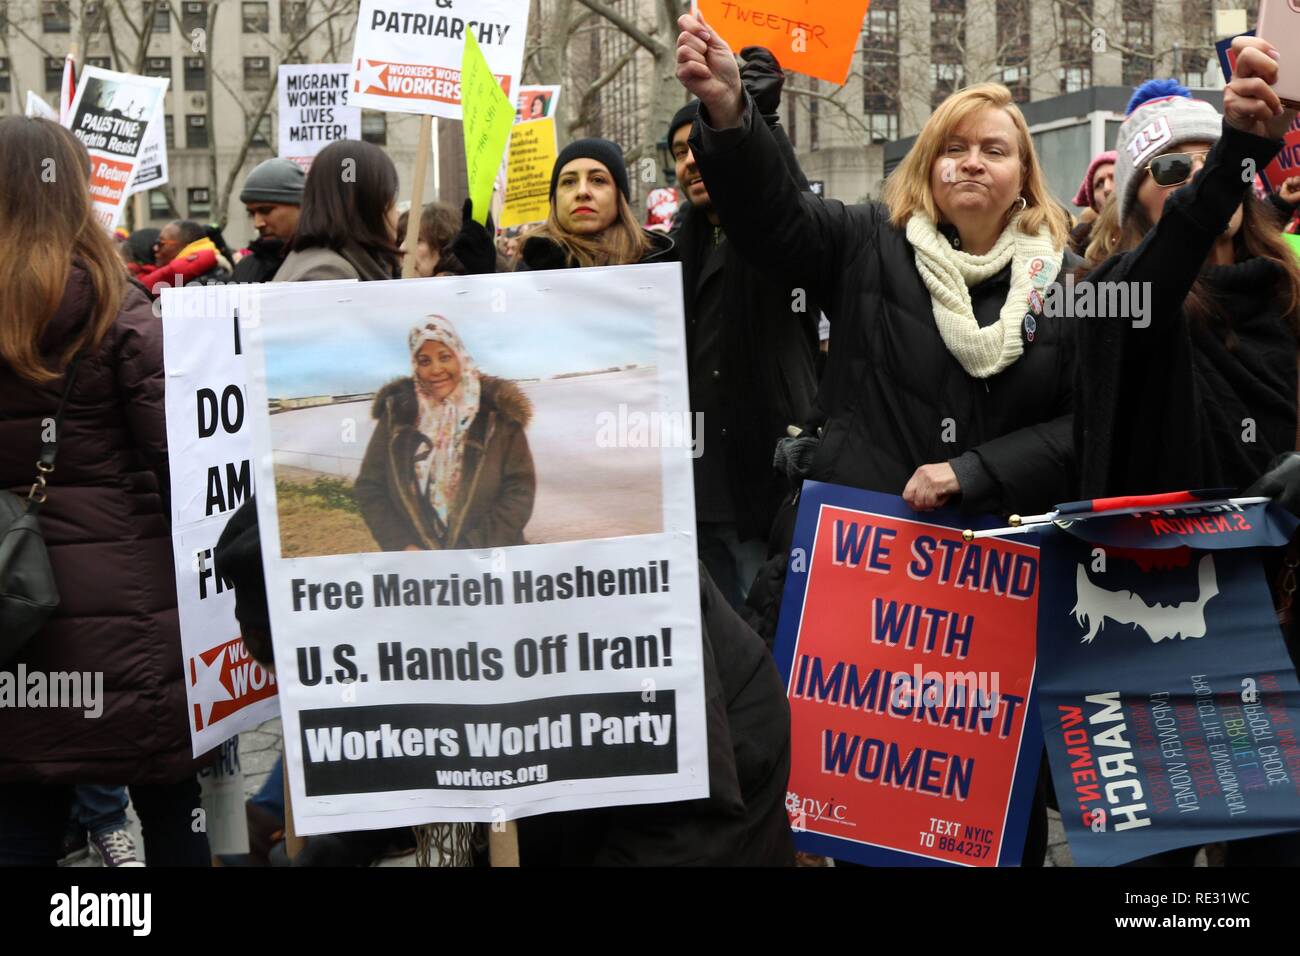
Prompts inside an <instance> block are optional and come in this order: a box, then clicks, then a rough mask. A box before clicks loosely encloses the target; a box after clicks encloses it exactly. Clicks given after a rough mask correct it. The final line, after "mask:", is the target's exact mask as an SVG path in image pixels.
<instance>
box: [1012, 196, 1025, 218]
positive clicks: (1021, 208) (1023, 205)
mask: <svg viewBox="0 0 1300 956" xmlns="http://www.w3.org/2000/svg"><path fill="white" fill-rule="evenodd" d="M1028 208H1029V200H1028V199H1026V198H1025V197H1024V196H1021V197H1020V208H1019V209H1018V210H1016V212H1024V211H1025V210H1026V209H1028ZM1013 215H1014V213H1013Z"/></svg>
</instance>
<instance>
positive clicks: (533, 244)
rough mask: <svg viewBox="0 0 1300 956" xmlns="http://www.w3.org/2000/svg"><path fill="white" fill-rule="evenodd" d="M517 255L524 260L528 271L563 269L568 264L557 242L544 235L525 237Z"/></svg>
mask: <svg viewBox="0 0 1300 956" xmlns="http://www.w3.org/2000/svg"><path fill="white" fill-rule="evenodd" d="M519 257H520V258H521V259H523V260H524V265H526V266H527V267H528V271H529V272H545V271H546V270H547V269H563V268H565V267H566V266H568V264H569V263H568V260H567V258H566V256H565V254H564V249H563V248H561V247H560V245H559V243H556V242H552V241H551V240H550V239H547V238H546V237H545V236H529V237H528V238H527V239H525V240H524V245H523V248H522V249H520V250H519Z"/></svg>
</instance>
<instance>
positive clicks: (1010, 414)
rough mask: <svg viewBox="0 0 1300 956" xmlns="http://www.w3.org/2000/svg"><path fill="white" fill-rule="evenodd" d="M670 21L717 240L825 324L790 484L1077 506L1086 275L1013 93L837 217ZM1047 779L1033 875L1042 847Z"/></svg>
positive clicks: (984, 105) (989, 505) (754, 603)
mask: <svg viewBox="0 0 1300 956" xmlns="http://www.w3.org/2000/svg"><path fill="white" fill-rule="evenodd" d="M678 24H679V25H680V27H681V29H682V31H683V32H682V34H681V36H680V37H679V38H678V45H677V77H678V79H679V80H681V82H682V84H683V85H684V86H685V87H686V88H687V89H688V90H689V91H690V92H691V93H693V94H694V95H695V96H696V97H698V98H699V100H700V103H701V107H700V117H699V119H698V121H697V123H696V128H695V130H694V131H693V134H692V136H691V140H690V148H691V152H692V154H693V155H694V156H695V161H696V164H697V165H698V167H699V169H700V172H701V174H702V175H703V178H704V183H705V186H706V187H707V189H708V193H709V197H710V198H711V199H712V201H713V208H714V211H715V212H716V213H717V215H718V218H719V220H720V221H721V223H722V227H723V229H725V230H726V233H727V240H728V241H729V242H733V243H735V245H736V247H737V248H738V249H739V250H740V253H741V254H742V255H743V256H745V258H746V259H748V261H749V262H750V263H751V264H752V265H754V266H755V267H757V268H759V269H761V270H764V271H765V272H766V273H768V274H769V275H772V276H774V277H780V278H781V279H782V280H783V281H785V282H788V283H790V284H791V285H794V286H796V287H799V288H804V289H806V290H807V293H808V298H809V299H812V300H815V301H818V302H821V303H823V306H824V308H825V310H826V313H827V315H829V316H830V319H831V345H830V353H829V360H828V364H827V369H826V374H825V375H824V376H823V379H822V384H821V389H820V392H819V395H818V405H819V407H820V408H821V409H822V410H823V412H824V413H825V415H826V421H825V424H824V426H823V427H822V428H821V430H820V436H819V438H818V437H814V436H812V435H810V436H809V437H802V438H799V439H795V440H794V442H795V444H796V445H797V446H798V447H796V448H789V449H787V451H788V453H789V455H788V457H789V458H790V459H792V460H796V461H797V463H796V464H787V470H789V471H790V472H791V473H792V474H797V475H803V476H810V477H813V478H816V479H818V480H821V481H829V482H835V483H837V484H842V485H850V486H853V487H857V488H866V489H870V490H873V491H882V492H886V493H889V494H901V495H902V496H903V498H904V500H905V501H907V503H908V504H909V505H911V506H912V507H913V508H916V509H919V510H925V509H930V508H935V507H938V506H941V505H947V504H954V505H959V506H960V507H961V508H963V509H964V510H967V511H977V512H998V513H1002V514H1007V513H1010V512H1021V513H1024V512H1026V510H1028V511H1031V512H1032V511H1046V510H1048V508H1049V507H1050V506H1051V505H1052V504H1054V503H1056V502H1059V501H1068V500H1070V499H1071V498H1072V497H1074V495H1073V484H1074V479H1073V473H1074V447H1073V436H1072V427H1073V421H1072V416H1071V407H1072V406H1071V381H1072V379H1073V364H1074V362H1073V348H1072V342H1073V329H1072V328H1070V325H1069V322H1068V321H1067V320H1065V319H1060V318H1049V317H1047V316H1046V315H1045V314H1044V312H1045V311H1046V310H1045V309H1044V299H1045V298H1046V297H1047V293H1048V289H1049V286H1051V284H1052V282H1053V280H1054V279H1055V278H1056V276H1057V274H1058V273H1060V272H1061V271H1062V269H1063V268H1066V269H1072V268H1074V267H1075V266H1076V265H1078V264H1079V261H1080V260H1079V259H1078V257H1077V256H1075V255H1073V254H1072V253H1068V252H1067V251H1066V250H1065V243H1066V235H1067V234H1066V230H1067V223H1066V219H1065V214H1064V213H1063V212H1062V211H1061V210H1060V208H1059V207H1058V206H1057V205H1056V203H1055V202H1054V200H1053V199H1052V198H1051V195H1050V194H1049V192H1048V190H1047V186H1046V183H1045V182H1044V179H1043V175H1042V171H1041V170H1040V168H1039V165H1038V159H1037V157H1036V155H1035V153H1034V147H1033V141H1032V140H1031V138H1030V136H1029V129H1028V127H1027V126H1026V125H1025V119H1024V117H1023V116H1022V115H1021V113H1020V110H1019V109H1017V108H1016V105H1015V103H1014V102H1013V101H1012V99H1011V94H1010V92H1009V91H1008V90H1007V88H1006V87H1004V86H999V85H997V84H991V83H990V84H983V85H980V86H975V87H971V88H969V89H965V90H961V91H959V92H957V93H955V94H953V95H952V96H950V97H948V99H946V100H945V101H944V102H943V103H942V104H940V106H939V108H938V109H937V110H935V112H934V113H933V114H932V115H931V116H930V119H929V120H928V121H927V123H926V125H925V127H924V128H923V129H922V130H921V133H920V135H919V136H918V137H917V139H916V143H915V144H914V145H913V146H912V149H911V151H910V152H909V153H908V154H907V156H906V157H905V158H904V160H903V162H902V163H901V164H900V165H899V167H898V169H897V170H895V172H894V173H893V175H892V176H891V177H890V179H889V180H888V182H887V183H886V186H885V197H884V199H885V201H884V202H883V203H870V204H866V205H860V206H845V205H844V204H843V203H840V202H835V201H827V200H822V199H820V198H818V197H816V196H813V195H811V194H809V193H800V192H799V190H798V187H797V186H796V185H795V184H794V181H793V180H792V179H791V178H790V176H789V174H788V173H787V172H786V169H785V165H784V162H783V160H782V158H781V153H780V150H779V148H778V147H777V144H776V141H775V140H774V139H773V138H772V134H771V132H770V131H769V130H768V128H767V124H766V123H764V122H762V120H761V117H758V116H757V115H756V112H757V111H756V110H755V108H754V105H753V102H752V99H751V98H750V97H749V95H748V94H747V93H746V92H745V91H744V89H743V88H742V86H741V82H740V74H739V71H738V69H737V67H736V60H735V57H734V56H733V55H732V53H731V50H730V49H729V48H728V46H727V44H726V43H725V42H724V41H723V40H722V39H721V38H719V37H718V36H717V35H716V34H714V32H713V31H712V30H711V29H709V28H708V26H707V24H705V23H704V22H703V21H702V20H700V19H697V18H695V17H690V16H684V17H682V18H681V19H680V20H679V21H678ZM1052 311H1055V310H1052ZM797 318H799V316H797V315H792V316H791V321H795V320H796V319H797ZM819 439H820V440H819ZM770 550H771V551H772V552H773V553H775V554H777V557H776V558H774V559H773V560H772V561H771V562H769V564H768V565H767V566H766V567H765V568H764V569H763V571H761V572H760V575H759V578H758V581H757V582H756V584H755V586H754V588H753V589H751V591H750V595H749V598H748V604H749V606H750V608H751V609H753V611H754V614H752V615H750V617H749V620H751V621H754V622H755V623H756V624H757V626H759V627H760V628H762V629H763V630H764V631H771V630H774V619H775V616H776V615H777V613H779V608H780V593H781V588H782V575H783V573H784V554H786V553H788V551H789V548H788V547H786V546H784V545H783V544H777V543H774V544H773V545H771V546H770ZM1043 767H1045V764H1044V765H1043ZM1039 779H1040V786H1039V788H1038V792H1037V795H1036V799H1035V801H1034V806H1033V809H1032V812H1031V816H1030V824H1029V827H1028V834H1027V836H1026V838H1025V845H1024V852H1023V854H1022V860H1023V862H1024V865H1026V866H1039V865H1041V864H1042V862H1043V859H1044V856H1045V854H1046V850H1047V810H1046V774H1045V773H1044V772H1042V768H1040V773H1039Z"/></svg>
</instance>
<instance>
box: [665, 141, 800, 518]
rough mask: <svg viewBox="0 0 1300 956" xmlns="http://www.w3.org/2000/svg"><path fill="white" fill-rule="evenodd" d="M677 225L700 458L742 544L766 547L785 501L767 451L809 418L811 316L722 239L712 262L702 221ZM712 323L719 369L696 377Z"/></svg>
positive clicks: (693, 215)
mask: <svg viewBox="0 0 1300 956" xmlns="http://www.w3.org/2000/svg"><path fill="white" fill-rule="evenodd" d="M777 135H779V136H784V134H783V133H779V132H778V134H777ZM679 223H680V225H679V227H678V229H677V231H675V232H674V233H673V238H674V239H675V240H676V242H677V249H678V254H679V256H680V258H681V262H682V288H683V291H684V293H685V297H686V330H687V341H688V356H690V359H689V360H688V370H689V373H690V385H691V410H692V411H694V412H701V411H702V412H703V413H704V415H705V420H704V431H705V435H706V436H707V437H706V439H705V441H704V447H703V456H704V457H707V456H712V455H722V456H723V457H724V458H725V472H726V476H727V489H728V491H730V493H731V505H732V509H733V511H734V513H735V519H736V525H737V532H738V534H739V536H740V538H741V540H747V539H751V538H762V539H766V538H767V535H768V532H769V531H770V529H771V527H772V519H773V517H774V516H775V514H776V510H777V508H778V506H779V505H780V504H781V500H782V499H783V498H784V497H785V496H786V494H788V492H789V488H788V486H787V482H786V480H785V477H784V475H778V474H777V472H776V471H775V470H774V469H773V467H772V456H773V451H774V449H775V448H776V443H777V441H778V440H780V439H781V438H784V437H785V436H786V428H787V427H788V426H790V425H799V426H803V425H804V424H806V423H808V422H809V420H810V419H811V418H812V417H813V416H814V411H813V409H814V401H815V398H816V394H817V354H818V341H817V320H818V316H819V313H820V309H819V308H818V307H817V305H816V304H814V303H812V302H810V301H808V297H807V295H806V293H805V294H804V295H803V296H802V297H800V296H798V293H797V290H795V289H793V288H791V285H790V283H787V282H781V281H779V279H776V278H774V277H770V276H768V275H766V274H764V273H763V272H760V271H759V270H758V269H756V268H754V267H753V266H751V265H749V264H748V263H747V262H746V261H745V259H744V257H743V256H742V255H741V253H740V251H739V250H738V249H737V248H736V246H735V244H733V243H731V242H728V241H727V240H726V239H725V238H722V239H721V250H720V254H719V255H717V256H714V255H711V252H712V248H713V233H714V229H715V227H714V226H713V225H712V224H710V222H709V221H708V218H707V217H706V216H705V215H704V214H703V213H701V212H699V211H698V210H696V209H694V208H691V207H689V206H688V207H687V208H686V209H685V210H684V211H683V212H682V213H680V214H679ZM714 270H717V271H720V272H721V276H719V277H717V278H715V279H713V281H717V282H721V287H720V290H719V291H720V293H721V296H720V307H719V309H718V310H717V311H718V314H716V315H703V314H701V313H700V305H701V303H700V300H699V297H698V292H699V290H700V288H701V285H702V283H703V282H706V281H709V278H710V277H709V274H708V273H709V272H711V271H714ZM800 298H802V300H803V301H802V302H799V299H800ZM796 303H798V304H800V305H801V306H802V311H796V310H795V305H796ZM711 323H716V325H717V329H716V334H717V336H718V342H717V348H716V352H717V354H718V359H719V361H718V362H717V363H716V367H713V366H714V364H715V363H708V364H709V365H710V366H711V367H702V366H701V363H700V362H699V361H697V353H698V348H697V345H696V342H695V339H696V338H697V337H698V336H701V335H705V334H709V333H708V332H707V331H706V330H705V329H704V326H705V325H706V324H711ZM702 394H703V395H720V396H722V397H723V403H722V407H720V408H719V407H713V406H712V404H711V403H710V407H708V408H702V407H701V404H702V403H701V398H700V396H701V395H702ZM715 416H716V419H717V420H714V419H715ZM702 460H703V459H697V462H701V461H702ZM700 484H701V483H700V482H699V481H698V480H697V481H696V493H697V496H698V494H699V493H700V490H701V489H700Z"/></svg>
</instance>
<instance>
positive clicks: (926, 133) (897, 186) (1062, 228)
mask: <svg viewBox="0 0 1300 956" xmlns="http://www.w3.org/2000/svg"><path fill="white" fill-rule="evenodd" d="M990 107H992V108H994V109H1000V110H1005V111H1006V113H1007V115H1008V116H1010V117H1011V122H1012V123H1013V124H1014V125H1015V127H1016V141H1017V145H1018V151H1019V153H1020V165H1021V170H1022V174H1021V184H1020V195H1021V196H1023V197H1024V198H1025V202H1026V206H1025V211H1024V213H1023V214H1022V215H1021V216H1020V220H1019V223H1020V231H1021V232H1024V233H1026V234H1027V235H1037V234H1038V231H1039V230H1040V229H1042V228H1043V227H1044V226H1045V227H1047V230H1048V232H1049V233H1050V235H1051V237H1052V241H1053V242H1055V243H1056V244H1057V245H1058V246H1061V247H1064V245H1065V241H1066V238H1067V236H1068V233H1069V227H1068V225H1067V221H1066V218H1065V213H1064V212H1062V211H1061V209H1060V207H1059V206H1057V204H1056V200H1055V199H1053V198H1052V194H1051V191H1050V190H1049V189H1048V188H1047V183H1046V181H1045V180H1044V179H1043V171H1042V168H1041V167H1040V166H1039V165H1038V154H1037V153H1036V152H1034V140H1033V137H1032V136H1030V135H1029V126H1028V125H1027V124H1026V123H1025V117H1024V115H1023V114H1022V113H1021V112H1020V108H1019V107H1017V106H1016V104H1015V100H1013V99H1012V98H1011V91H1010V90H1009V89H1007V88H1006V87H1005V86H1003V85H1002V84H1001V83H980V84H978V85H976V86H968V87H966V88H965V89H962V90H958V91H957V92H956V93H953V94H952V95H951V96H949V97H948V98H947V99H946V100H944V101H943V102H942V103H940V104H939V108H938V109H937V110H935V111H934V113H932V114H931V116H930V119H929V120H928V121H926V124H925V126H924V127H923V128H922V129H921V132H920V135H918V136H917V137H916V142H915V143H913V144H912V148H911V149H910V150H908V152H907V155H906V156H905V157H903V161H902V162H901V163H899V164H898V168H897V169H895V170H894V171H893V173H891V174H890V176H889V179H887V180H886V181H885V197H884V198H885V205H887V206H888V207H889V221H890V222H891V223H892V224H893V225H894V226H896V227H897V228H899V229H903V228H905V227H906V226H907V221H908V220H909V219H911V218H912V214H913V213H915V212H916V211H917V210H921V211H922V212H924V213H925V214H926V215H927V216H929V217H930V219H931V221H932V222H935V223H938V222H939V219H940V214H939V207H938V206H937V205H936V204H935V201H934V193H933V191H932V190H931V189H930V171H931V169H932V168H933V167H934V161H935V159H936V158H937V157H938V155H939V151H940V150H941V149H943V146H944V143H945V142H946V141H947V139H948V137H949V136H951V135H952V131H953V130H954V129H956V128H957V127H958V126H959V125H961V123H962V121H963V120H965V119H966V118H967V117H969V116H972V115H973V114H975V113H978V112H979V111H980V110H983V109H988V108H990Z"/></svg>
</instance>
